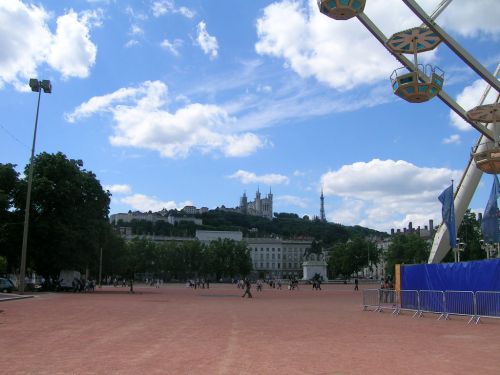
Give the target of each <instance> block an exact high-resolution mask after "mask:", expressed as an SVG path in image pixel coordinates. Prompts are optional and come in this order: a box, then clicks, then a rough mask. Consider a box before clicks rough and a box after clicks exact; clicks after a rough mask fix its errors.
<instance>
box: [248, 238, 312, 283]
mask: <svg viewBox="0 0 500 375" xmlns="http://www.w3.org/2000/svg"><path fill="white" fill-rule="evenodd" d="M244 240H245V242H246V243H247V246H248V250H249V251H250V257H251V259H252V265H253V274H254V275H253V276H254V277H260V276H262V275H264V277H266V278H267V277H274V278H288V277H296V278H302V262H303V261H304V253H305V252H306V250H307V249H309V248H310V247H311V243H312V241H310V240H282V239H279V238H245V239H244Z"/></svg>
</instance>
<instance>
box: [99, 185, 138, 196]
mask: <svg viewBox="0 0 500 375" xmlns="http://www.w3.org/2000/svg"><path fill="white" fill-rule="evenodd" d="M104 189H106V190H109V192H110V193H112V194H130V193H131V192H132V188H131V187H130V186H129V185H124V184H115V185H104Z"/></svg>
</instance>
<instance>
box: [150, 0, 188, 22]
mask: <svg viewBox="0 0 500 375" xmlns="http://www.w3.org/2000/svg"><path fill="white" fill-rule="evenodd" d="M151 11H152V12H153V16H155V17H161V16H163V15H165V14H167V13H178V14H181V15H183V16H184V17H186V18H193V17H194V15H195V12H194V11H193V10H191V9H189V8H186V7H179V8H177V7H176V6H175V3H174V1H172V0H159V1H154V2H153V3H152V4H151Z"/></svg>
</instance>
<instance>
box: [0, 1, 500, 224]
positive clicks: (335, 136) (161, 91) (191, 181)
mask: <svg viewBox="0 0 500 375" xmlns="http://www.w3.org/2000/svg"><path fill="white" fill-rule="evenodd" d="M439 2H440V1H438V0H420V1H419V4H420V5H421V6H422V7H423V8H424V9H425V10H426V11H427V12H428V13H431V12H432V10H433V9H434V8H435V7H436V6H437V5H438V4H439ZM388 6H391V7H392V8H388ZM485 9H486V10H487V11H485ZM365 12H366V14H367V15H368V17H370V18H371V19H372V20H373V21H374V22H375V23H376V24H377V25H378V26H379V28H380V29H381V30H382V31H383V32H384V33H385V34H386V35H387V36H390V35H391V34H393V33H395V32H397V31H401V30H402V29H408V28H411V27H414V26H417V25H420V22H419V21H418V19H417V18H416V17H415V16H414V15H413V14H412V13H411V12H410V11H409V10H408V9H407V8H406V7H405V6H404V4H403V3H402V2H401V1H396V0H391V1H389V2H388V1H385V0H368V1H367V5H366V8H365ZM499 19H500V6H499V4H498V1H497V0H477V1H468V0H455V1H454V2H452V3H451V5H450V6H448V8H447V9H446V10H445V11H444V12H443V14H442V15H440V17H439V19H438V21H439V23H440V25H441V26H442V27H443V28H444V29H445V30H446V31H447V32H448V33H450V34H451V35H452V36H453V37H454V38H455V39H456V40H458V41H459V42H460V43H462V45H463V46H464V47H465V48H466V49H467V50H468V51H469V52H470V53H471V54H472V55H474V56H475V57H476V58H477V59H478V60H479V61H480V62H481V63H482V64H483V65H484V66H486V67H487V68H488V69H489V70H490V71H493V70H494V69H495V67H496V65H497V64H498V62H500V43H499V38H500V23H499V22H498V20H499ZM0 45H2V52H1V53H0V110H1V111H2V114H3V115H2V118H1V119H0V162H2V163H8V162H10V163H15V164H17V165H18V166H19V170H21V167H24V165H25V164H26V163H27V161H28V159H29V154H30V145H31V139H32V132H33V123H34V117H35V109H36V95H35V94H34V93H31V92H30V91H29V87H28V85H27V82H28V80H29V78H31V77H37V78H39V79H50V80H51V81H52V84H53V93H52V94H50V95H47V94H42V102H41V112H40V119H39V133H38V139H37V152H42V151H46V152H57V151H62V152H64V153H65V154H66V155H68V157H70V158H74V159H82V160H83V161H84V167H85V168H86V169H88V170H91V171H93V172H94V173H95V174H96V175H97V178H98V179H99V180H100V181H101V183H102V185H103V186H105V187H106V188H107V189H109V190H110V191H111V192H112V193H113V196H112V203H111V213H117V212H126V211H128V210H141V211H147V210H153V211H155V210H160V209H161V208H163V207H164V208H167V209H170V208H179V209H180V208H182V207H183V206H184V205H186V204H193V205H195V206H197V207H201V206H207V207H209V208H215V207H217V206H220V205H225V206H227V207H234V206H236V205H237V204H238V202H239V197H240V195H241V194H242V193H243V192H244V191H246V192H247V195H248V196H249V197H250V198H251V199H252V198H253V197H254V194H255V191H256V190H257V188H260V190H261V192H263V193H267V192H268V191H269V189H270V188H272V191H273V193H274V198H275V203H274V211H276V212H295V213H297V214H299V215H301V216H302V215H306V214H307V215H310V216H313V215H319V195H320V191H321V188H322V187H323V189H324V192H325V209H326V214H327V218H328V220H330V221H333V222H337V223H341V224H345V225H354V224H359V225H363V226H367V227H370V228H374V229H378V230H382V231H390V229H391V228H401V227H403V226H407V224H408V222H409V221H412V222H413V226H414V227H416V226H419V225H420V226H424V225H427V223H428V220H429V219H434V221H435V222H436V223H438V222H440V209H441V208H440V204H439V201H438V200H437V196H438V195H439V193H440V192H441V191H442V190H443V189H444V188H445V187H446V186H447V185H449V183H450V179H452V178H453V179H455V181H458V180H459V178H460V176H461V174H462V171H463V169H464V167H465V166H466V164H467V161H468V157H469V153H470V149H471V146H472V145H473V144H474V143H475V141H476V140H477V138H478V136H479V134H478V132H477V131H476V130H474V129H472V127H470V126H469V125H467V124H465V123H463V122H461V121H459V120H457V119H456V118H454V117H453V116H452V115H451V114H450V110H449V109H448V107H446V106H445V105H444V103H442V102H441V101H440V100H439V99H438V98H435V99H434V100H432V101H430V102H427V103H423V104H410V103H407V102H404V101H402V100H401V99H399V98H397V97H396V96H395V95H394V94H393V93H392V91H391V87H390V82H389V76H390V75H391V73H392V71H393V70H394V69H395V68H397V67H399V63H398V62H397V61H396V60H395V59H394V58H393V57H392V56H391V55H390V54H389V53H388V52H387V51H386V50H385V49H384V48H383V47H382V46H381V45H379V44H378V42H377V41H376V40H375V39H374V38H373V37H372V36H371V34H369V33H368V31H367V30H365V29H364V27H363V26H362V25H361V24H360V23H359V22H358V21H357V20H356V19H353V20H350V21H343V22H341V21H334V20H331V19H329V18H327V17H325V16H323V15H321V14H320V13H319V12H318V10H317V6H316V1H315V0H311V1H308V0H303V1H299V0H296V1H292V0H288V1H286V0H285V1H234V0H233V1H230V0H193V1H180V0H178V1H173V0H140V1H139V0H137V1H132V0H129V1H127V0H119V1H118V0H115V1H113V0H72V1H64V0H45V1H20V0H0ZM421 59H422V60H421V61H423V62H426V63H430V64H433V65H438V66H439V67H440V68H441V69H442V70H444V71H445V74H446V75H445V90H446V92H447V93H448V94H449V95H451V96H452V97H453V98H455V99H457V100H458V102H459V103H460V104H461V105H462V106H463V107H464V108H466V109H470V108H472V107H474V106H475V105H477V102H478V100H479V97H480V95H481V93H482V91H483V90H484V87H485V84H484V83H483V82H482V81H481V80H480V79H479V77H478V76H477V75H476V74H475V73H474V72H472V71H471V70H470V69H469V68H468V67H467V66H466V65H465V64H464V63H463V62H462V61H460V60H459V59H458V58H457V57H456V56H455V55H454V54H453V53H452V52H451V51H450V50H449V49H448V48H447V47H446V46H445V45H444V44H442V45H440V46H439V47H438V49H437V50H435V51H432V52H428V53H426V54H424V55H423V56H422V57H421ZM492 100H493V99H492V97H490V98H488V101H489V102H491V101H492ZM491 183H492V177H491V176H488V175H484V176H483V178H482V180H481V184H480V186H479V187H478V189H477V191H476V194H475V196H474V198H473V201H472V203H471V206H470V207H471V208H472V209H473V210H475V211H483V210H484V207H485V206H486V201H487V197H488V194H489V191H490V188H491Z"/></svg>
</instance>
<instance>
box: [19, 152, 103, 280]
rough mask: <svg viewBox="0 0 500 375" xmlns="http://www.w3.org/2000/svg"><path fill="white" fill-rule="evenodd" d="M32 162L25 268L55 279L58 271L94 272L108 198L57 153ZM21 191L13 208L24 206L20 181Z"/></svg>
mask: <svg viewBox="0 0 500 375" xmlns="http://www.w3.org/2000/svg"><path fill="white" fill-rule="evenodd" d="M33 162H34V166H33V168H34V169H33V189H32V199H31V213H30V219H31V220H30V229H29V239H28V251H27V264H28V266H29V267H30V268H32V269H36V270H37V272H38V273H41V274H44V275H46V276H48V275H52V276H54V277H57V275H58V273H59V271H60V270H61V269H79V270H81V271H84V270H85V269H86V268H89V269H94V270H95V269H97V265H98V261H99V249H100V247H101V246H102V244H101V243H99V242H100V241H101V240H102V238H103V231H105V228H106V226H107V225H108V211H109V202H110V196H109V193H107V192H105V191H104V190H103V189H102V186H101V184H100V183H99V181H98V180H97V179H96V176H95V175H94V174H93V173H92V172H90V171H87V170H85V169H83V162H82V161H81V160H73V159H68V158H67V157H66V156H65V155H64V154H62V153H60V152H59V153H57V154H48V153H42V154H40V155H38V156H36V158H35V159H34V161H33ZM28 169H29V165H28V166H26V168H25V174H26V175H27V174H28ZM20 190H21V191H22V192H23V194H20V195H19V196H18V201H17V202H16V206H17V207H22V205H23V202H24V200H25V194H26V180H22V181H20ZM19 198H20V199H19Z"/></svg>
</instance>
